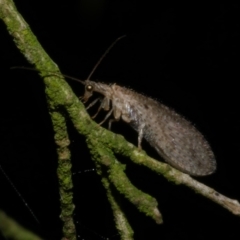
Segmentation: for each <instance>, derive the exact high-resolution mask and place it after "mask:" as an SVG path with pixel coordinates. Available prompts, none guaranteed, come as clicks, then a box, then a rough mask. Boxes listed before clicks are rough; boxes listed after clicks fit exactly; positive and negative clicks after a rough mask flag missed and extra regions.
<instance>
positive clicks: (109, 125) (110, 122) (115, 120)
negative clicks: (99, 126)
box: [108, 118, 119, 130]
mask: <svg viewBox="0 0 240 240" xmlns="http://www.w3.org/2000/svg"><path fill="white" fill-rule="evenodd" d="M117 121H119V119H114V118H113V119H110V120H109V122H108V130H111V127H112V123H113V122H117Z"/></svg>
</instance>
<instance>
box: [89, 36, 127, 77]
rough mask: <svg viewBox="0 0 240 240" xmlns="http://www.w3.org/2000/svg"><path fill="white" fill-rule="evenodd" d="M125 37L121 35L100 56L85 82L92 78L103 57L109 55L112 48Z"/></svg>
mask: <svg viewBox="0 0 240 240" xmlns="http://www.w3.org/2000/svg"><path fill="white" fill-rule="evenodd" d="M124 37H126V35H123V36H121V37H119V38H117V39H116V40H115V41H114V42H113V43H112V44H111V45H110V46H109V47H108V49H107V50H106V51H105V53H104V54H103V55H102V56H101V58H100V59H99V60H98V62H97V63H96V65H95V66H94V68H93V69H92V71H91V72H90V74H89V75H88V77H87V80H90V78H91V77H92V75H93V73H94V72H95V70H96V69H97V67H98V66H99V64H100V63H101V62H102V60H103V59H104V58H105V56H106V55H107V54H108V53H109V51H110V50H111V49H112V48H113V46H114V45H115V44H116V43H117V42H118V41H119V40H121V39H122V38H124Z"/></svg>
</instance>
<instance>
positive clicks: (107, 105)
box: [92, 97, 110, 125]
mask: <svg viewBox="0 0 240 240" xmlns="http://www.w3.org/2000/svg"><path fill="white" fill-rule="evenodd" d="M98 99H99V98H98ZM95 101H96V100H95ZM95 101H94V104H95ZM102 108H103V109H104V110H105V111H108V110H109V108H110V101H109V99H108V98H106V97H105V98H104V99H103V100H102V102H101V104H100V106H99V108H98V110H97V112H96V114H95V115H94V116H92V119H94V118H95V117H96V116H97V115H98V113H99V112H100V110H101V109H102ZM104 122H105V121H104ZM100 125H101V124H100Z"/></svg>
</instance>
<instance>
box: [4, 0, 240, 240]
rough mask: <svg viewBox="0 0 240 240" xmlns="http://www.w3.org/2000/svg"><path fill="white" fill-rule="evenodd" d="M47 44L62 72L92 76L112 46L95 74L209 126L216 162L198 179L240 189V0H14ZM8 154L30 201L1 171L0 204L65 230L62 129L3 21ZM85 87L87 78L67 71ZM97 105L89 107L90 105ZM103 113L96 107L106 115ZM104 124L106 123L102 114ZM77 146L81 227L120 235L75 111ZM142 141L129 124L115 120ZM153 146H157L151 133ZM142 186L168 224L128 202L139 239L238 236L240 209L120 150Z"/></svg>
mask: <svg viewBox="0 0 240 240" xmlns="http://www.w3.org/2000/svg"><path fill="white" fill-rule="evenodd" d="M15 3H16V6H17V8H18V10H19V12H20V13H21V14H22V15H23V17H24V18H25V20H26V21H27V22H28V24H29V25H30V27H31V29H32V31H33V32H34V33H35V34H36V36H37V38H38V40H39V41H40V43H41V44H42V46H43V48H44V49H45V50H46V51H47V52H48V54H49V55H50V56H51V57H52V59H53V60H54V61H55V62H56V63H57V64H58V66H59V67H60V69H61V70H62V72H63V73H65V74H68V75H71V76H73V77H78V78H80V79H85V78H86V77H87V76H88V74H89V73H90V71H91V69H92V68H93V66H94V65H95V64H96V62H97V61H98V59H99V58H100V56H101V55H102V54H103V52H104V51H105V50H106V49H107V47H108V46H109V45H110V44H111V43H112V42H113V41H114V40H115V39H116V38H117V37H119V36H122V35H124V34H126V35H127V37H126V38H124V39H122V40H121V41H120V42H118V43H117V44H116V46H115V47H114V48H113V49H112V50H111V52H110V53H109V54H108V55H107V57H106V58H105V59H104V60H103V62H102V63H101V65H100V66H99V67H98V69H97V70H96V72H95V73H94V75H93V76H92V79H93V80H99V81H102V82H106V83H114V82H115V83H118V84H119V85H123V86H127V87H130V88H132V89H134V90H135V91H137V92H140V93H144V94H145V95H147V96H151V97H153V98H154V99H158V100H159V101H161V102H162V103H164V104H166V105H168V106H170V107H172V108H174V109H175V110H176V111H177V112H179V113H181V114H182V115H184V116H185V117H186V118H187V119H189V120H190V121H191V122H193V123H194V124H195V126H196V127H197V128H198V129H199V130H200V131H201V132H202V133H203V134H204V136H205V137H206V138H207V140H208V141H209V142H210V144H211V146H212V149H213V151H214V153H215V155H216V159H217V163H218V168H217V171H216V173H214V174H213V175H211V176H208V177H204V178H199V181H201V182H203V183H205V184H207V185H208V186H210V187H213V188H215V189H216V190H217V191H219V192H220V193H222V194H225V195H227V196H228V197H231V198H234V199H240V192H239V185H240V175H239V166H240V164H239V144H240V140H239V134H240V129H239V117H238V115H239V114H238V112H239V87H238V81H239V71H237V70H238V69H239V51H238V45H239V40H240V39H239V36H240V34H239V21H238V17H239V7H240V6H239V3H237V4H230V3H229V4H219V3H216V5H200V3H196V4H195V3H191V4H185V5H184V4H182V3H181V4H180V3H178V4H170V3H168V4H167V3H166V4H165V3H162V2H159V1H148V2H146V1H145V2H141V1H103V0H102V1H100V0H98V1H94V0H92V1H90V0H82V1H74V0H70V1H62V0H59V1H46V0H41V1H39V0H35V1H29V0H28V1H27V0H25V1H20V0H16V1H15ZM0 43H1V47H0V61H1V65H0V68H1V75H0V76H1V77H0V79H1V83H0V84H1V85H0V90H1V94H0V97H1V98H0V102H1V117H0V121H1V122H0V136H1V138H0V139H1V143H0V144H1V145H0V146H1V147H0V149H1V157H0V164H1V167H2V168H3V169H4V171H5V172H6V173H7V175H8V176H9V178H10V179H11V181H12V182H13V183H14V185H15V186H16V188H17V189H18V191H19V192H20V194H21V195H22V196H23V197H24V199H25V201H26V202H27V203H28V205H29V206H30V207H31V209H32V211H33V212H34V214H35V215H36V217H37V219H38V221H39V223H37V222H36V221H35V219H34V218H33V216H32V215H31V214H30V212H29V210H28V209H27V208H26V207H25V206H24V203H23V201H22V200H21V198H20V197H19V196H18V195H17V193H16V192H15V191H14V189H13V188H12V187H11V185H10V184H9V182H8V181H7V179H6V178H5V176H4V174H3V173H2V172H1V171H0V183H1V184H0V208H1V209H3V210H4V211H5V212H6V213H7V214H9V215H10V216H11V217H12V218H14V219H16V220H17V221H18V222H19V223H21V224H22V225H23V226H25V227H27V228H29V229H31V230H33V231H35V232H36V233H38V234H39V235H41V236H43V237H44V238H45V239H60V237H61V222H60V220H59V218H58V215H59V195H58V183H57V177H56V167H57V158H56V153H55V145H54V141H53V131H52V126H51V121H50V118H49V115H48V110H47V104H46V100H45V95H44V85H43V83H42V80H41V79H40V78H39V77H38V75H37V73H35V72H31V71H23V70H14V71H13V70H9V68H10V67H12V66H29V64H28V62H27V61H26V60H25V59H24V57H23V56H22V55H21V54H20V53H19V51H18V49H17V48H16V47H15V45H14V43H13V41H12V38H11V37H10V36H9V34H8V32H7V30H6V27H5V25H4V24H3V22H1V23H0ZM69 84H70V85H71V86H72V88H73V90H74V91H75V92H76V94H77V95H79V96H80V95H82V94H83V86H81V85H80V84H78V83H76V82H72V81H70V80H69ZM92 112H94V109H93V111H91V113H92ZM100 120H101V118H99V119H97V121H100ZM104 126H105V127H106V126H107V125H104ZM69 129H70V137H71V141H72V144H71V148H72V150H73V157H72V158H73V172H74V173H76V172H79V171H81V173H78V174H74V175H73V180H74V201H75V204H76V212H75V219H76V222H77V228H78V234H79V239H85V240H90V239H109V240H113V239H119V236H118V235H117V231H116V230H115V228H114V222H113V217H112V215H111V209H110V207H109V204H108V202H107V199H106V196H105V192H104V189H103V187H102V186H101V183H100V178H99V177H98V175H97V174H96V172H94V171H90V172H88V170H89V169H92V168H94V165H93V163H92V162H91V159H90V156H89V153H88V150H87V148H86V144H85V141H84V138H83V137H81V136H78V134H77V133H76V132H75V131H74V129H73V127H72V125H71V123H69ZM112 130H113V131H114V132H116V133H120V134H123V135H124V136H125V137H126V139H128V140H129V141H131V142H132V143H134V144H136V143H137V134H136V133H135V132H134V131H133V130H131V129H130V127H129V126H128V125H127V124H124V123H116V124H114V126H113V129H112ZM143 146H144V149H145V150H146V151H147V152H148V153H149V154H150V155H151V156H153V157H155V158H159V157H158V156H157V155H156V153H155V152H154V150H153V149H152V148H150V147H149V146H148V145H147V143H144V145H143ZM122 161H123V162H124V163H126V164H127V169H126V173H127V174H128V176H129V177H130V179H131V181H132V182H133V183H134V184H135V185H136V186H137V187H139V188H140V189H142V190H144V191H145V192H147V193H149V194H151V195H152V196H154V197H156V198H157V200H158V203H159V208H160V210H161V212H162V214H163V218H164V224H163V225H160V226H159V225H156V224H155V223H154V222H153V221H152V220H151V219H148V218H147V217H145V216H144V215H143V214H140V213H138V212H137V210H136V209H135V208H134V207H133V206H131V204H129V203H128V202H127V201H126V200H125V199H124V198H122V204H123V207H124V209H125V210H126V214H127V216H128V217H129V221H130V223H131V225H132V227H133V229H134V231H135V238H134V239H136V240H140V239H152V240H154V239H164V240H165V239H168V240H169V239H197V240H200V239H212V238H219V237H221V238H225V239H239V237H240V233H239V227H240V218H239V217H236V216H234V215H232V214H230V213H229V212H228V211H227V210H225V209H223V208H221V207H220V206H218V205H216V204H215V203H213V202H210V201H209V200H207V199H205V198H203V197H202V196H200V195H197V194H195V193H194V192H193V191H191V190H189V189H187V188H186V187H183V186H175V185H173V184H172V183H169V182H167V181H166V180H165V179H164V178H162V177H161V176H156V174H154V173H152V172H150V171H149V170H147V169H144V168H140V167H138V166H135V165H133V164H131V163H129V161H128V160H126V159H122Z"/></svg>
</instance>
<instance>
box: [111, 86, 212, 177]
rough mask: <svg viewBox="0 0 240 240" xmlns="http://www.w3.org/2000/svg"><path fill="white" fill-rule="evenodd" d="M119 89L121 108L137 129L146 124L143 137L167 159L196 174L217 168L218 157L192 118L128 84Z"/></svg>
mask: <svg viewBox="0 0 240 240" xmlns="http://www.w3.org/2000/svg"><path fill="white" fill-rule="evenodd" d="M116 87H117V86H116ZM119 88H121V87H119ZM118 92H119V94H120V92H121V95H122V96H121V99H122V104H121V111H122V113H124V114H126V112H127V113H128V117H129V119H130V125H131V126H132V127H133V128H134V129H135V130H136V131H138V133H139V128H141V126H143V136H144V138H145V139H146V140H147V141H148V142H149V143H150V145H151V146H153V147H154V148H155V149H156V150H157V152H158V153H159V155H160V156H161V157H162V158H163V159H164V160H165V161H166V162H168V163H169V164H171V165H172V166H174V167H175V168H177V169H179V170H181V171H183V172H185V173H188V174H190V175H194V176H204V175H209V174H211V173H213V172H214V171H215V169H216V161H215V157H214V154H213V152H212V150H211V148H210V146H209V144H208V142H207V141H206V140H205V138H204V137H203V135H202V134H201V133H200V132H199V131H198V130H197V129H196V128H195V127H194V126H193V125H192V124H191V123H190V122H188V121H187V120H186V119H184V118H183V117H182V116H180V115H179V114H177V113H176V112H174V111H173V110H171V109H169V108H168V107H166V106H165V105H163V104H160V103H158V102H157V101H155V100H153V99H151V98H148V97H145V96H143V95H141V94H138V93H135V92H133V91H131V90H128V89H125V88H121V90H120V89H118ZM118 97H120V96H118ZM123 99H124V100H123ZM120 102H121V101H120ZM123 103H124V104H123ZM113 104H114V103H113Z"/></svg>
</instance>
